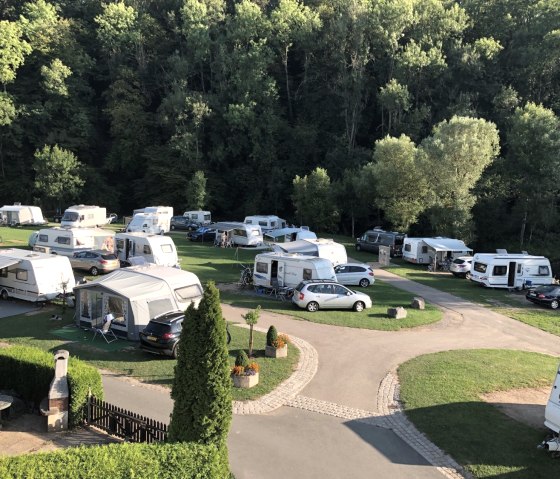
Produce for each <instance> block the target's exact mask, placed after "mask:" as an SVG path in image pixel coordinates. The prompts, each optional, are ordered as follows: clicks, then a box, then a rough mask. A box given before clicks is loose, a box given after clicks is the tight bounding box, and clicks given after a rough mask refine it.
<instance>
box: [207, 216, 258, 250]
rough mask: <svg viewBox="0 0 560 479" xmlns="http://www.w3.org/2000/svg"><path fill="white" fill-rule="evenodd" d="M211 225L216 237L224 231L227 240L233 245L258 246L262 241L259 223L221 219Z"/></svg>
mask: <svg viewBox="0 0 560 479" xmlns="http://www.w3.org/2000/svg"><path fill="white" fill-rule="evenodd" d="M211 227H212V228H213V229H215V230H216V238H220V236H221V234H222V233H226V236H227V241H228V242H231V243H232V244H233V245H235V246H258V245H261V244H262V243H263V234H262V230H261V227H260V226H259V225H249V224H245V223H239V222H236V221H233V222H223V221H221V222H219V223H214V224H213V225H212V226H211Z"/></svg>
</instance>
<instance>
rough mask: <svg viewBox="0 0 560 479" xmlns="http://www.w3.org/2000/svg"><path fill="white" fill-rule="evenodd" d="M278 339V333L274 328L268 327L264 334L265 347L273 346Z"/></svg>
mask: <svg viewBox="0 0 560 479" xmlns="http://www.w3.org/2000/svg"><path fill="white" fill-rule="evenodd" d="M277 339H278V331H276V328H275V327H274V326H270V328H268V331H267V332H266V345H267V346H274V344H275V341H276V340H277Z"/></svg>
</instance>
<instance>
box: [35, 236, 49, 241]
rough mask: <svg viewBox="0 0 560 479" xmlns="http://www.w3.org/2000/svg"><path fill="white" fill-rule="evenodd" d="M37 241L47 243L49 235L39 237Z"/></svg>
mask: <svg viewBox="0 0 560 479" xmlns="http://www.w3.org/2000/svg"><path fill="white" fill-rule="evenodd" d="M37 241H39V243H48V242H49V235H39V239H38V240H37Z"/></svg>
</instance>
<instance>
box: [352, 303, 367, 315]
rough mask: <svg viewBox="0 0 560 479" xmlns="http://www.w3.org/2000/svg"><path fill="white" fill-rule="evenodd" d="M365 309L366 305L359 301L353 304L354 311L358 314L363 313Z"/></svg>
mask: <svg viewBox="0 0 560 479" xmlns="http://www.w3.org/2000/svg"><path fill="white" fill-rule="evenodd" d="M365 307H366V305H365V304H364V303H362V302H361V301H356V304H354V311H356V312H358V313H359V312H360V311H363V310H364V309H365Z"/></svg>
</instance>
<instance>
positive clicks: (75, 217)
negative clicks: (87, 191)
mask: <svg viewBox="0 0 560 479" xmlns="http://www.w3.org/2000/svg"><path fill="white" fill-rule="evenodd" d="M104 224H107V210H106V209H105V208H100V207H99V206H88V205H74V206H70V208H66V210H65V211H64V214H63V215H62V219H61V220H60V226H65V227H67V228H95V227H97V226H101V225H104Z"/></svg>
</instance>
